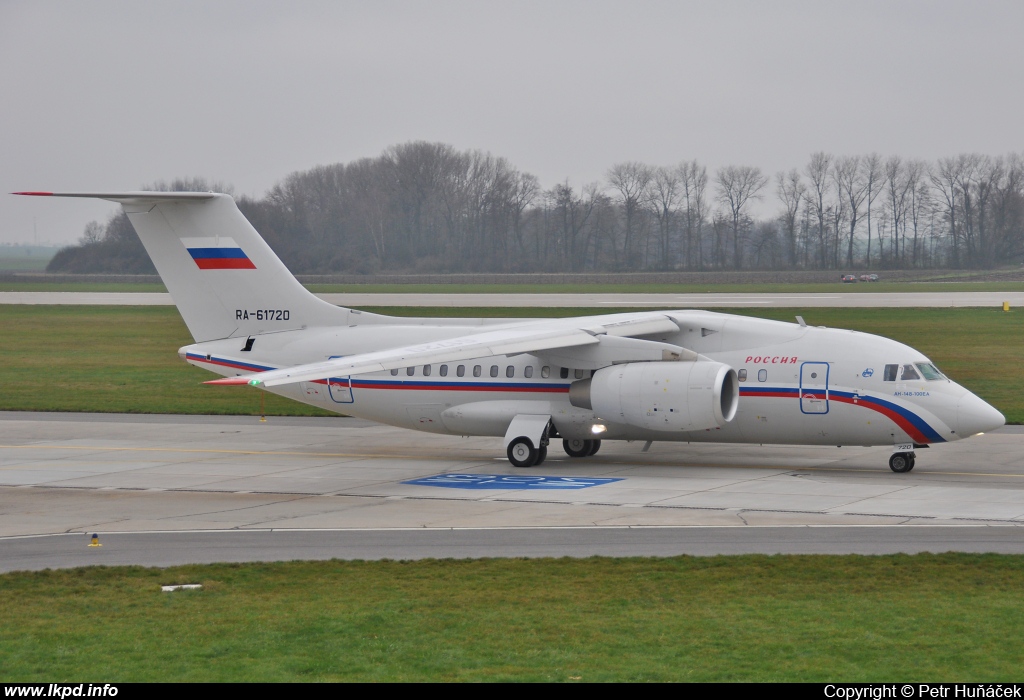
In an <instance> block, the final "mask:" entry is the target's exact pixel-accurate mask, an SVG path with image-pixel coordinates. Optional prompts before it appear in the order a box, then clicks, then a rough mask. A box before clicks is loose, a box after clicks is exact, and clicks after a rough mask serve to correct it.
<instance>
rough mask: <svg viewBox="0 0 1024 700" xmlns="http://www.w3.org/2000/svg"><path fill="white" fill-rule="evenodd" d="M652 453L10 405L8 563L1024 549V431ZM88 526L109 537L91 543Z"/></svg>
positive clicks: (2, 563) (668, 448) (0, 473)
mask: <svg viewBox="0 0 1024 700" xmlns="http://www.w3.org/2000/svg"><path fill="white" fill-rule="evenodd" d="M641 447H642V445H641V444H640V443H606V444H605V446H604V447H602V450H601V452H600V453H599V454H597V455H596V456H594V457H592V458H588V459H584V460H575V459H573V460H571V459H569V458H568V457H567V456H565V455H564V454H562V453H561V449H560V445H553V448H552V450H551V452H550V454H549V457H548V460H547V461H546V462H545V463H544V464H543V465H541V466H540V467H535V468H533V469H530V470H518V469H514V468H513V467H511V465H509V464H508V462H507V461H506V460H505V458H504V455H503V451H502V449H501V441H500V440H499V439H496V438H459V437H450V436H443V435H433V434H427V433H415V432H412V431H407V430H402V429H398V428H391V427H388V426H381V425H377V424H374V423H370V422H367V421H362V420H358V419H352V418H275V417H272V418H269V419H268V420H267V422H265V423H261V422H260V421H259V419H258V418H255V417H246V416H234V417H231V416H228V417H224V416H138V415H119V414H35V413H0V570H13V569H23V568H31V569H38V568H45V567H66V566H78V565H82V564H87V563H108V564H115V563H116V564H123V563H137V564H148V565H160V566H163V565H170V564H178V563H186V562H209V561H251V560H278V559H293V558H328V557H358V558H380V557H391V558H416V557H424V556H589V555H593V554H604V555H609V556H617V555H622V554H651V555H668V554H681V553H690V554H716V553H722V554H726V553H740V552H762V553H774V552H819V553H825V552H832V553H850V552H858V553H865V554H868V553H887V552H895V551H900V552H917V551H947V550H957V551H969V552H976V551H996V552H1022V553H1024V529H1022V528H1021V526H1022V525H1024V428H1022V427H1021V426H1007V427H1005V428H1002V429H1000V430H998V431H994V432H992V433H989V434H987V435H983V436H980V437H975V438H971V439H968V440H964V441H960V442H956V443H951V444H945V445H939V446H937V447H934V448H931V449H928V450H920V451H918V460H917V467H916V468H915V469H914V471H913V472H910V473H909V474H893V473H892V472H890V471H889V469H888V467H887V466H886V460H887V458H888V454H889V450H888V449H886V448H845V447H844V448H841V449H840V448H835V447H831V448H829V447H807V446H799V447H792V446H789V447H780V446H759V445H748V446H741V445H724V444H692V445H686V444H673V443H660V444H657V443H656V444H655V445H654V446H653V447H652V448H651V449H650V451H649V452H646V453H644V452H642V451H641ZM602 479H603V480H608V481H604V482H602V481H601V480H602ZM408 482H418V483H408ZM453 486H459V488H454V487H453ZM563 487H566V488H563ZM92 533H97V534H98V535H99V536H100V541H101V543H102V544H103V545H104V546H103V547H100V548H87V547H86V544H87V538H86V535H88V534H92Z"/></svg>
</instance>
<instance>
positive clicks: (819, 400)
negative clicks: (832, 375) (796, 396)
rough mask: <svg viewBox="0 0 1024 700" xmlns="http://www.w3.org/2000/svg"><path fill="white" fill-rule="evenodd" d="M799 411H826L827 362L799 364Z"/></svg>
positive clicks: (813, 412) (822, 412)
mask: <svg viewBox="0 0 1024 700" xmlns="http://www.w3.org/2000/svg"><path fill="white" fill-rule="evenodd" d="M800 411H801V412H802V413H807V414H824V413H828V363H827V362H804V363H803V364H802V365H800Z"/></svg>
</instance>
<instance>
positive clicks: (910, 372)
mask: <svg viewBox="0 0 1024 700" xmlns="http://www.w3.org/2000/svg"><path fill="white" fill-rule="evenodd" d="M920 378H921V375H920V374H918V373H917V370H916V369H914V365H903V381H905V382H909V381H912V380H914V379H920Z"/></svg>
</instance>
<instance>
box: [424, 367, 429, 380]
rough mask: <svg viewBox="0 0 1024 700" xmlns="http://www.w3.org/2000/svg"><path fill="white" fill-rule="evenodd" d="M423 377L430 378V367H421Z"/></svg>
mask: <svg viewBox="0 0 1024 700" xmlns="http://www.w3.org/2000/svg"><path fill="white" fill-rule="evenodd" d="M423 376H424V377H429V376H430V365H423Z"/></svg>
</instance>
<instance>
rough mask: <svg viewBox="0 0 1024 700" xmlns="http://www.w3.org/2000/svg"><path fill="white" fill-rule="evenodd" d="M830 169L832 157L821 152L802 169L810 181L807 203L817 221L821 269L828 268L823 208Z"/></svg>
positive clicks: (812, 157)
mask: <svg viewBox="0 0 1024 700" xmlns="http://www.w3.org/2000/svg"><path fill="white" fill-rule="evenodd" d="M831 169H832V156H831V155H829V154H827V153H824V152H822V151H818V152H817V153H812V154H811V160H810V162H808V163H807V167H806V168H805V169H804V174H806V175H807V179H808V180H810V181H811V186H810V188H809V189H808V192H807V203H808V204H809V205H810V209H811V212H812V213H813V214H814V217H815V218H816V219H817V220H818V231H817V233H818V257H819V260H820V262H821V266H822V267H823V268H824V267H827V266H828V265H827V257H826V256H827V251H828V242H827V241H826V240H825V239H826V236H827V235H828V232H827V229H826V227H825V217H826V216H828V210H827V208H826V206H825V198H826V197H827V196H828V193H829V190H830V189H831V178H830V177H829V173H830V172H831Z"/></svg>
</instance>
